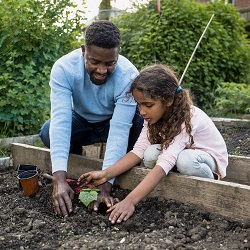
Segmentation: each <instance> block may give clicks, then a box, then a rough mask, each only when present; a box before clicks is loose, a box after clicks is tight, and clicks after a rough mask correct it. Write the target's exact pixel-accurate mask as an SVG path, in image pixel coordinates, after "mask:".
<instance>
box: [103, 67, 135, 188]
mask: <svg viewBox="0 0 250 250" xmlns="http://www.w3.org/2000/svg"><path fill="white" fill-rule="evenodd" d="M137 74H138V71H137V70H135V69H133V68H132V69H130V70H129V71H128V72H127V73H126V74H124V75H123V77H122V79H121V80H119V79H118V81H117V82H116V84H117V86H116V90H115V92H116V93H115V97H114V98H115V109H114V113H113V116H112V119H111V120H110V130H109V135H108V140H107V144H106V151H105V156H104V161H103V167H102V169H106V168H108V167H110V166H111V165H113V164H114V163H115V162H117V161H118V160H120V159H121V158H122V157H123V156H124V155H125V154H126V152H127V147H128V138H129V132H130V128H131V127H132V120H133V118H134V115H135V111H136V102H135V100H134V98H133V96H132V95H128V91H129V88H130V85H131V83H132V81H133V79H134V78H135V77H136V76H137ZM121 81H122V82H121ZM113 182H114V179H112V180H110V183H112V184H113Z"/></svg>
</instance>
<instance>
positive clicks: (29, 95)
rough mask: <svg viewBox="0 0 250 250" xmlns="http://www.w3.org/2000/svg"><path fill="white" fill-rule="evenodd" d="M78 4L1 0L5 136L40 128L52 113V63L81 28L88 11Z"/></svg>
mask: <svg viewBox="0 0 250 250" xmlns="http://www.w3.org/2000/svg"><path fill="white" fill-rule="evenodd" d="M83 4H84V1H83ZM74 7H75V5H74V4H73V3H71V2H70V1H68V0H60V1H56V0H54V1H51V0H19V1H12V0H4V1H0V23H1V26H0V128H1V129H0V134H1V136H3V135H7V136H17V135H19V134H32V133H37V132H38V129H39V127H40V125H41V124H42V123H43V122H44V121H45V119H46V118H48V116H49V110H50V104H49V84H48V82H49V75H50V70H51V67H52V65H53V63H54V62H55V60H56V59H58V58H59V57H60V56H62V55H63V54H65V53H67V52H69V51H70V50H72V49H73V45H72V44H74V43H75V40H76V38H75V37H76V34H77V33H79V32H80V31H81V28H80V21H81V19H82V17H81V14H83V13H82V12H76V13H75V14H73V13H72V12H73V8H74Z"/></svg>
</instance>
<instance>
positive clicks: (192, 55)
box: [179, 14, 214, 85]
mask: <svg viewBox="0 0 250 250" xmlns="http://www.w3.org/2000/svg"><path fill="white" fill-rule="evenodd" d="M213 17H214V14H213V15H212V16H211V18H210V20H209V22H208V24H207V26H206V28H205V30H204V31H203V33H202V35H201V37H200V39H199V41H198V43H197V44H196V46H195V48H194V51H193V53H192V55H191V57H190V59H189V61H188V64H187V66H186V68H185V70H184V72H183V73H182V76H181V79H180V81H179V85H181V82H182V80H183V78H184V75H185V74H186V71H187V69H188V67H189V64H190V63H191V61H192V59H193V56H194V54H195V52H196V50H197V48H198V46H199V44H200V42H201V40H202V38H203V36H204V35H205V33H206V31H207V28H208V27H209V25H210V23H211V21H212V19H213Z"/></svg>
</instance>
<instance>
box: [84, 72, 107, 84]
mask: <svg viewBox="0 0 250 250" xmlns="http://www.w3.org/2000/svg"><path fill="white" fill-rule="evenodd" d="M88 73H89V77H90V80H91V82H92V83H94V84H95V85H102V84H104V83H106V82H107V80H108V77H109V76H110V75H111V74H110V73H109V72H107V73H106V74H105V78H103V79H98V78H96V76H95V74H97V75H98V73H96V72H94V71H92V72H88ZM99 75H102V74H99Z"/></svg>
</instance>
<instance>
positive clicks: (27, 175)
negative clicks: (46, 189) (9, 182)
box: [17, 170, 39, 197]
mask: <svg viewBox="0 0 250 250" xmlns="http://www.w3.org/2000/svg"><path fill="white" fill-rule="evenodd" d="M17 178H18V179H19V180H20V183H21V185H22V188H23V191H24V194H25V196H29V197H32V196H35V195H36V193H37V192H38V191H39V184H38V172H37V171H36V170H27V171H22V172H21V173H20V174H19V175H18V176H17Z"/></svg>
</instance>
